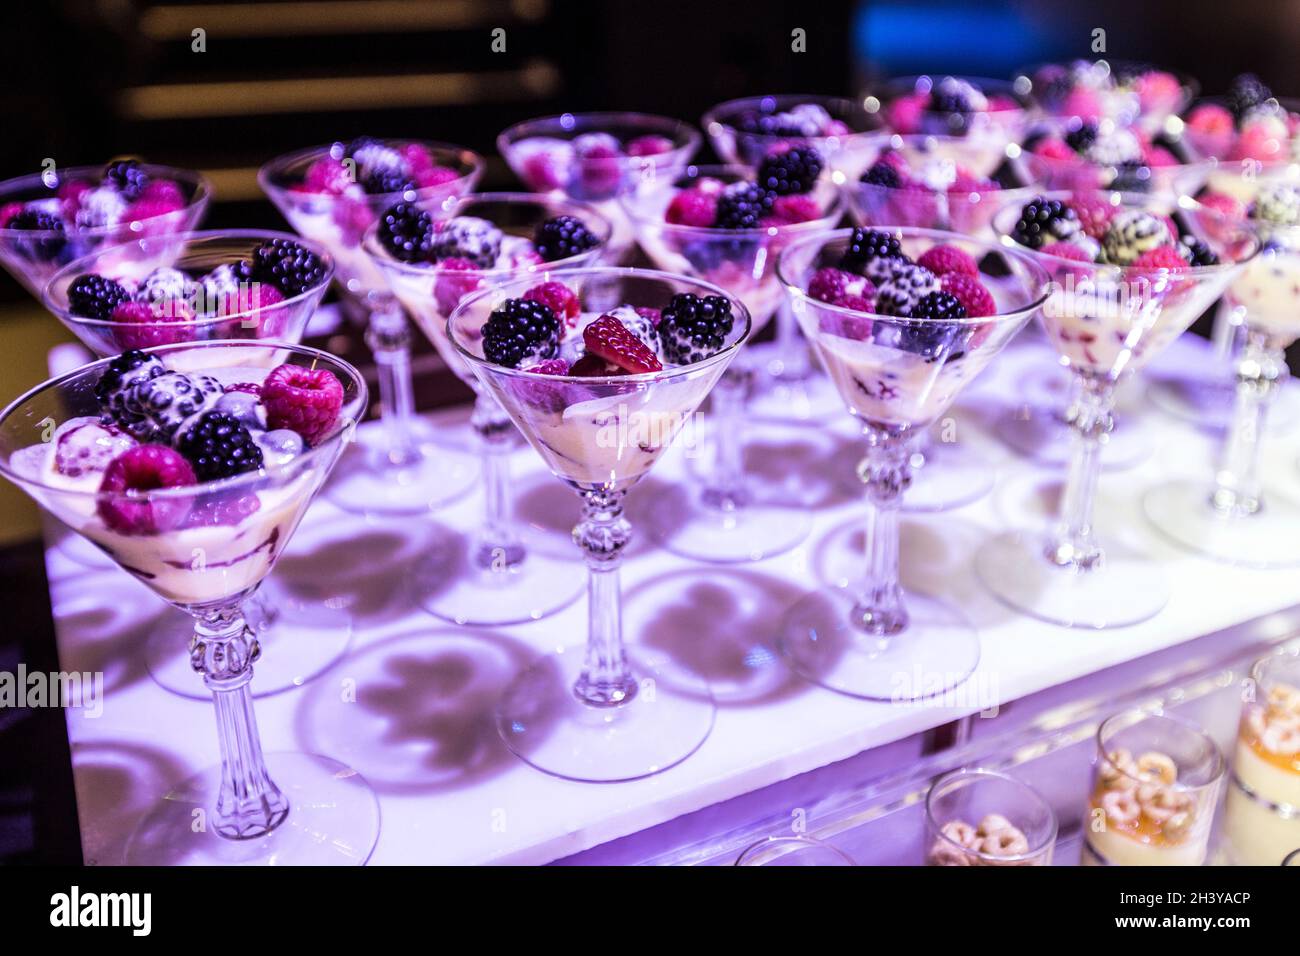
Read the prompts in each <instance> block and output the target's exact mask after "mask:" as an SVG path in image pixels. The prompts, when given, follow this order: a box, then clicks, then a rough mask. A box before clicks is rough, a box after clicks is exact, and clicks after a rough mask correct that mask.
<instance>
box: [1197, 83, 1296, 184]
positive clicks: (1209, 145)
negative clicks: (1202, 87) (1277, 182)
mask: <svg viewBox="0 0 1300 956" xmlns="http://www.w3.org/2000/svg"><path fill="white" fill-rule="evenodd" d="M1261 105H1264V106H1265V107H1266V109H1264V110H1259V109H1258V108H1257V109H1254V110H1250V111H1247V113H1246V114H1245V115H1244V116H1243V117H1241V118H1240V119H1237V118H1234V117H1233V115H1232V113H1231V111H1230V110H1229V109H1228V101H1227V99H1226V98H1225V97H1205V98H1203V99H1200V100H1197V101H1196V103H1195V104H1194V105H1193V106H1192V108H1191V109H1189V110H1188V111H1187V113H1186V114H1185V115H1184V117H1183V119H1182V120H1181V121H1180V133H1181V140H1182V142H1183V143H1185V144H1186V145H1187V147H1188V148H1189V149H1190V150H1191V151H1192V153H1193V154H1194V155H1196V156H1199V157H1201V158H1204V159H1217V160H1219V161H1220V162H1223V163H1224V164H1225V165H1236V166H1238V168H1239V169H1240V168H1241V166H1242V164H1243V163H1246V162H1249V161H1252V160H1253V161H1254V162H1257V163H1266V164H1267V163H1277V162H1285V161H1286V160H1287V159H1288V158H1289V157H1290V156H1291V155H1292V154H1293V152H1294V149H1295V146H1294V140H1295V137H1296V133H1297V131H1300V100H1298V99H1284V98H1282V97H1271V98H1269V99H1268V100H1266V101H1265V102H1264V104H1261Z"/></svg>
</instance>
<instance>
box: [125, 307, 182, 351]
mask: <svg viewBox="0 0 1300 956" xmlns="http://www.w3.org/2000/svg"><path fill="white" fill-rule="evenodd" d="M190 318H192V317H191V316H190V315H188V312H187V310H186V309H185V306H184V305H182V304H181V303H179V302H176V301H172V302H168V303H167V305H166V307H164V306H162V305H161V304H160V303H149V302H132V301H130V300H128V301H126V302H122V303H119V304H118V305H117V307H116V308H114V309H113V314H112V316H111V319H112V321H114V322H117V323H120V325H121V327H120V328H116V329H114V330H113V338H114V339H116V340H117V344H118V345H119V346H120V347H121V348H122V349H123V350H127V349H147V348H150V347H151V346H154V345H171V344H173V343H175V342H188V341H189V340H190V339H191V338H193V334H192V333H193V329H192V327H187V326H184V325H178V323H181V322H184V321H186V320H187V319H190Z"/></svg>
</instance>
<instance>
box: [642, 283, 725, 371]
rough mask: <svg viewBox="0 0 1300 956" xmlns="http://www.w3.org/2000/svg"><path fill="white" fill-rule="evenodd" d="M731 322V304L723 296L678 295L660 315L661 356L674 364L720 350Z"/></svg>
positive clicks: (707, 355) (697, 360) (696, 359)
mask: <svg viewBox="0 0 1300 956" xmlns="http://www.w3.org/2000/svg"><path fill="white" fill-rule="evenodd" d="M735 322H736V318H735V316H734V315H732V314H731V302H730V301H729V300H728V299H726V298H724V297H723V296H720V295H707V296H705V297H704V298H700V297H699V296H696V295H692V294H691V293H689V292H679V293H678V294H677V295H675V296H673V297H672V299H670V300H669V302H668V305H666V306H665V307H664V309H663V311H662V312H661V313H660V318H659V342H660V344H661V345H662V347H663V350H664V357H665V358H666V359H668V361H670V362H673V363H675V364H677V365H690V364H691V363H693V362H700V361H703V360H704V359H706V358H708V357H709V356H710V355H713V354H714V353H716V352H717V351H719V350H720V349H721V348H722V346H723V344H724V343H725V342H726V341H727V336H728V335H729V334H730V332H731V327H732V326H733V325H734V324H735Z"/></svg>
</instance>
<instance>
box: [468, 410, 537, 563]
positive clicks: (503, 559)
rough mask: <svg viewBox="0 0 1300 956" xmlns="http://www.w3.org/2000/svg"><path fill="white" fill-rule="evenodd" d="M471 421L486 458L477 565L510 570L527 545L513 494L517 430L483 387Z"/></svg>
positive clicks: (475, 551) (475, 548)
mask: <svg viewBox="0 0 1300 956" xmlns="http://www.w3.org/2000/svg"><path fill="white" fill-rule="evenodd" d="M470 425H471V426H472V427H473V429H474V434H475V435H476V436H477V437H478V443H479V450H480V453H481V455H482V461H483V500H484V506H485V512H484V516H483V526H482V527H481V528H480V529H479V530H478V532H477V534H476V535H475V540H474V543H473V546H472V547H471V549H470V553H471V557H472V560H473V562H474V564H475V566H476V567H478V568H479V569H481V570H485V571H493V572H500V571H508V570H510V569H511V568H513V567H516V566H518V565H519V564H520V563H521V562H522V561H523V560H524V547H523V544H522V543H521V542H520V540H519V535H518V534H517V533H516V532H515V527H514V515H513V511H514V508H513V501H512V498H511V494H510V453H511V452H512V451H513V450H514V448H515V446H516V441H515V438H516V436H517V435H518V432H517V431H516V429H515V425H514V422H512V421H511V420H510V416H508V415H507V414H506V412H505V409H504V408H502V407H501V403H500V402H498V401H497V400H496V399H495V398H493V397H492V396H491V395H489V394H488V393H487V391H486V390H482V389H480V390H479V391H478V392H477V397H476V398H475V399H474V414H473V415H472V416H471V418H470Z"/></svg>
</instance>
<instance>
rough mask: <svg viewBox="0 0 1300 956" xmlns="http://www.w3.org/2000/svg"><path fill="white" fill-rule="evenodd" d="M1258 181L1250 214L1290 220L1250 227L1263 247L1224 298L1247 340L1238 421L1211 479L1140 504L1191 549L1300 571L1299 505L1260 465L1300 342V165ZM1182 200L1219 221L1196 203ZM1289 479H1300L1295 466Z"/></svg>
mask: <svg viewBox="0 0 1300 956" xmlns="http://www.w3.org/2000/svg"><path fill="white" fill-rule="evenodd" d="M1251 181H1252V187H1251V190H1252V192H1253V193H1254V198H1253V199H1252V200H1251V202H1250V208H1251V209H1252V210H1256V211H1258V210H1263V211H1265V212H1272V211H1273V210H1275V209H1277V210H1281V211H1282V213H1283V217H1284V218H1285V219H1287V220H1288V221H1289V222H1290V224H1289V225H1282V224H1279V223H1275V222H1270V221H1268V220H1266V219H1251V220H1248V221H1247V222H1248V223H1249V224H1250V225H1251V226H1253V227H1254V228H1255V229H1257V230H1258V231H1259V234H1260V238H1261V239H1262V240H1263V242H1264V249H1263V251H1261V252H1260V254H1259V255H1258V256H1256V257H1255V258H1254V259H1252V260H1251V261H1250V262H1249V263H1248V264H1247V265H1246V267H1245V268H1244V269H1243V270H1242V271H1241V272H1240V273H1239V274H1238V275H1237V277H1236V278H1235V279H1234V280H1233V282H1232V284H1231V285H1230V286H1229V288H1228V292H1227V296H1226V297H1225V298H1226V301H1227V303H1228V307H1229V308H1230V309H1231V310H1232V312H1233V313H1234V316H1235V318H1234V321H1236V322H1237V323H1239V324H1240V325H1241V326H1242V329H1243V335H1244V340H1245V341H1244V345H1243V347H1242V349H1241V351H1240V352H1239V353H1238V355H1237V357H1236V374H1235V379H1236V389H1235V390H1236V398H1235V403H1234V407H1233V414H1232V421H1231V424H1230V425H1229V427H1228V431H1227V435H1226V437H1225V440H1224V444H1223V448H1222V450H1221V452H1220V455H1219V460H1218V462H1217V464H1216V467H1215V469H1214V473H1213V475H1212V476H1206V477H1205V478H1204V479H1201V480H1196V479H1183V480H1178V481H1172V482H1167V483H1164V484H1161V485H1158V486H1156V487H1154V488H1152V489H1151V490H1150V491H1149V492H1147V494H1146V495H1145V496H1144V498H1143V507H1144V509H1145V511H1146V514H1147V517H1148V518H1149V519H1150V520H1151V522H1152V523H1153V524H1154V525H1155V527H1156V528H1157V529H1158V530H1159V531H1160V532H1161V533H1162V534H1163V535H1164V536H1165V537H1167V538H1169V539H1170V540H1171V541H1173V542H1175V543H1176V544H1178V545H1180V546H1182V547H1184V548H1187V549H1189V550H1191V551H1194V552H1196V553H1197V554H1202V555H1205V556H1207V557H1210V558H1214V559H1216V560H1219V561H1224V562H1227V563H1231V564H1239V565H1246V566H1249V567H1257V568H1275V567H1287V566H1295V565H1300V539H1297V537H1296V536H1297V535H1300V504H1297V503H1296V502H1294V501H1292V500H1290V499H1289V498H1288V497H1287V496H1286V494H1285V493H1281V494H1279V493H1278V492H1277V491H1271V492H1269V493H1266V492H1265V489H1264V468H1263V462H1262V460H1261V455H1262V451H1263V444H1264V438H1265V436H1266V434H1267V424H1268V413H1269V411H1270V409H1271V407H1272V405H1273V403H1274V400H1275V399H1276V397H1277V394H1278V392H1279V391H1280V389H1281V387H1282V385H1283V384H1285V383H1286V382H1287V380H1288V379H1289V378H1290V373H1289V371H1288V370H1287V365H1286V349H1287V347H1288V346H1290V345H1291V344H1292V343H1294V342H1295V341H1296V340H1297V339H1300V314H1297V299H1296V292H1295V290H1296V286H1297V283H1300V169H1298V168H1297V167H1295V166H1289V167H1286V168H1285V169H1282V170H1276V169H1275V170H1272V171H1271V172H1268V173H1266V172H1259V173H1257V174H1254V175H1252V177H1251ZM1219 195H1223V194H1219ZM1203 199H1205V200H1206V201H1208V200H1209V197H1208V196H1206V197H1203ZM1184 203H1185V205H1187V206H1189V207H1191V208H1197V209H1200V210H1203V212H1202V215H1204V216H1206V217H1209V216H1211V215H1214V213H1213V212H1212V211H1210V210H1209V209H1208V208H1207V207H1206V206H1204V205H1203V204H1202V203H1198V202H1197V201H1195V200H1192V199H1185V200H1184ZM1292 205H1293V206H1294V207H1295V208H1294V210H1293V211H1292V210H1290V206H1292ZM1287 474H1288V476H1289V477H1292V478H1293V477H1294V476H1293V475H1292V473H1291V469H1288V470H1287ZM1292 483H1294V482H1292Z"/></svg>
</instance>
